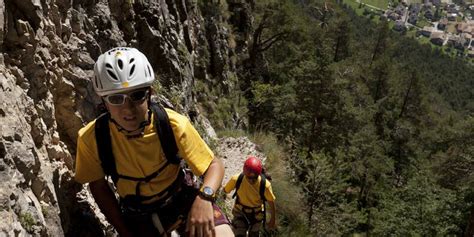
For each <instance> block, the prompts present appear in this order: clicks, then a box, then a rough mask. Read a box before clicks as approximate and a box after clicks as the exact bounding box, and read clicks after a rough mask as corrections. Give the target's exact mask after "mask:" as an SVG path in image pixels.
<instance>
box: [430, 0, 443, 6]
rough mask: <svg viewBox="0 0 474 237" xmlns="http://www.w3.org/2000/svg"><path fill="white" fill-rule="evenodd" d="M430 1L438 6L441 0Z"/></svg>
mask: <svg viewBox="0 0 474 237" xmlns="http://www.w3.org/2000/svg"><path fill="white" fill-rule="evenodd" d="M431 2H432V3H433V5H435V6H440V5H441V0H431Z"/></svg>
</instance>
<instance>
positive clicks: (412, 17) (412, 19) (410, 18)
mask: <svg viewBox="0 0 474 237" xmlns="http://www.w3.org/2000/svg"><path fill="white" fill-rule="evenodd" d="M417 21H418V15H417V14H411V15H410V16H408V23H410V24H413V25H416V22H417Z"/></svg>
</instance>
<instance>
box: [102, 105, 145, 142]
mask: <svg viewBox="0 0 474 237" xmlns="http://www.w3.org/2000/svg"><path fill="white" fill-rule="evenodd" d="M147 114H148V118H147V120H145V121H143V122H141V123H140V125H139V126H138V128H137V129H134V130H127V129H125V128H124V127H122V126H121V125H120V124H119V123H117V121H115V120H114V119H113V118H110V120H111V121H112V122H113V123H114V124H115V126H117V128H118V130H119V132H121V133H123V134H125V136H126V137H127V138H128V139H133V138H137V137H141V136H143V134H144V132H145V127H146V126H148V125H150V123H151V110H150V109H148V113H147ZM138 130H141V132H140V133H138V134H132V133H135V132H136V131H138Z"/></svg>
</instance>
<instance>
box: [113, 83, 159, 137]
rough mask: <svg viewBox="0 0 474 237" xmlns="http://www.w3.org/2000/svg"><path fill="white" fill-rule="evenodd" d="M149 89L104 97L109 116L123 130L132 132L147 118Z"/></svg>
mask: <svg viewBox="0 0 474 237" xmlns="http://www.w3.org/2000/svg"><path fill="white" fill-rule="evenodd" d="M149 93H150V91H149V88H140V89H136V90H133V91H130V92H124V93H117V94H112V95H108V96H104V100H105V105H106V106H107V110H108V111H109V112H110V116H111V117H112V118H113V119H114V120H115V121H116V122H117V123H118V124H119V125H120V126H122V127H123V128H124V129H126V130H128V131H134V130H136V129H138V128H139V127H140V124H141V123H142V122H143V121H145V120H146V119H147V118H146V116H147V112H148V100H147V99H148V95H149Z"/></svg>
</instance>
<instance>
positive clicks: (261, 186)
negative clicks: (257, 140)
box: [224, 156, 276, 237]
mask: <svg viewBox="0 0 474 237" xmlns="http://www.w3.org/2000/svg"><path fill="white" fill-rule="evenodd" d="M234 189H235V190H236V193H235V194H234V196H236V197H237V199H236V200H235V205H234V208H233V209H232V214H233V215H234V218H233V220H232V226H233V227H234V233H235V236H237V237H239V236H247V232H248V236H249V237H254V236H259V232H260V228H261V226H262V223H263V224H264V225H265V223H264V222H265V214H266V213H264V201H267V202H268V205H269V206H270V212H271V218H270V222H269V223H268V229H270V230H272V229H275V228H276V222H275V214H276V208H275V195H274V194H273V191H272V185H271V183H270V181H269V180H268V179H267V178H265V176H264V175H263V174H262V163H261V161H260V160H259V159H257V158H256V157H253V156H249V157H248V158H247V160H246V161H245V163H244V168H243V173H241V174H236V175H234V176H232V178H231V179H230V180H229V181H228V182H227V184H226V185H225V187H224V192H225V193H230V192H232V190H234Z"/></svg>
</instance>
